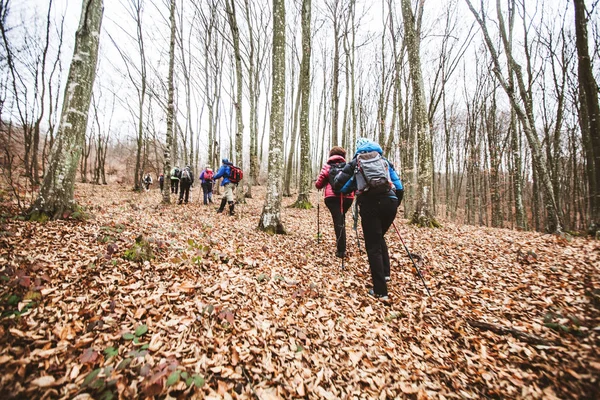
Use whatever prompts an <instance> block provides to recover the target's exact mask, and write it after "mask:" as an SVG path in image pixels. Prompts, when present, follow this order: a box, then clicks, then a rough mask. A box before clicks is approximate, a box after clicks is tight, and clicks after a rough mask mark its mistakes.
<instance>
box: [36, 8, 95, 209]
mask: <svg viewBox="0 0 600 400" xmlns="http://www.w3.org/2000/svg"><path fill="white" fill-rule="evenodd" d="M103 11H104V6H103V0H84V1H83V5H82V10H81V20H80V23H79V28H78V29H77V32H76V34H75V49H74V52H73V59H72V60H71V67H70V69H69V75H68V78H67V83H66V89H65V95H64V100H63V110H62V117H61V122H60V126H59V129H58V134H57V137H56V143H55V146H54V148H53V152H52V159H51V161H50V165H49V167H48V171H47V173H46V176H45V177H44V181H43V183H42V187H41V189H40V193H39V195H38V198H37V200H36V201H35V202H34V203H33V205H32V207H31V209H30V211H29V216H30V218H31V219H32V220H40V219H41V220H43V219H46V218H52V219H57V218H67V217H68V216H69V215H70V214H71V213H73V212H75V211H77V210H78V207H77V204H76V203H75V199H74V197H73V192H74V186H75V175H76V172H77V165H78V164H79V159H80V157H81V149H82V147H83V141H84V140H85V132H86V129H87V121H88V113H89V109H90V100H91V98H92V90H93V87H94V79H95V77H96V64H97V62H98V47H99V44H100V26H101V24H102V15H103Z"/></svg>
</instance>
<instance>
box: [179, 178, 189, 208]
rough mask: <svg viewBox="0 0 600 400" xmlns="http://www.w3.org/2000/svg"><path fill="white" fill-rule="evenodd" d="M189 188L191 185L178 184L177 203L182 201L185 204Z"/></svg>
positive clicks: (185, 183)
mask: <svg viewBox="0 0 600 400" xmlns="http://www.w3.org/2000/svg"><path fill="white" fill-rule="evenodd" d="M190 186H192V184H191V183H187V182H179V203H181V202H182V201H184V202H185V203H186V204H187V202H188V200H189V198H190Z"/></svg>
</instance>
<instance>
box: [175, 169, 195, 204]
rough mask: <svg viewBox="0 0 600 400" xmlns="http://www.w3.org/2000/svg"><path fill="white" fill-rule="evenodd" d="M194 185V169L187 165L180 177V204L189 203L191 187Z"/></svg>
mask: <svg viewBox="0 0 600 400" xmlns="http://www.w3.org/2000/svg"><path fill="white" fill-rule="evenodd" d="M193 184H194V173H193V172H192V167H191V166H189V165H187V166H186V167H185V168H184V169H183V170H182V171H181V173H180V175H179V204H181V203H182V202H185V204H187V203H188V200H189V198H190V187H192V185H193Z"/></svg>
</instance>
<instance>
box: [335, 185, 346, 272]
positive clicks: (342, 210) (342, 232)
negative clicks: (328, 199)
mask: <svg viewBox="0 0 600 400" xmlns="http://www.w3.org/2000/svg"><path fill="white" fill-rule="evenodd" d="M340 212H341V213H342V218H343V219H342V230H341V231H340V235H339V236H338V237H337V238H336V240H335V248H336V251H337V248H338V244H339V242H340V239H341V238H342V235H343V234H345V233H346V213H345V212H344V196H340ZM334 228H335V227H334ZM344 246H345V244H344ZM345 258H346V247H344V254H342V271H343V270H344V269H345V267H344V259H345Z"/></svg>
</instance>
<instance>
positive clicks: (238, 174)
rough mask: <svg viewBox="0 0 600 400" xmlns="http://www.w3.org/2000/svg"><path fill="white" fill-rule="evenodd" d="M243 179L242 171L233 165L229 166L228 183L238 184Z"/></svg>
mask: <svg viewBox="0 0 600 400" xmlns="http://www.w3.org/2000/svg"><path fill="white" fill-rule="evenodd" d="M243 178H244V171H242V169H241V168H239V167H236V166H235V165H230V166H229V182H231V183H238V182H239V181H241V180H242V179H243Z"/></svg>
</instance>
